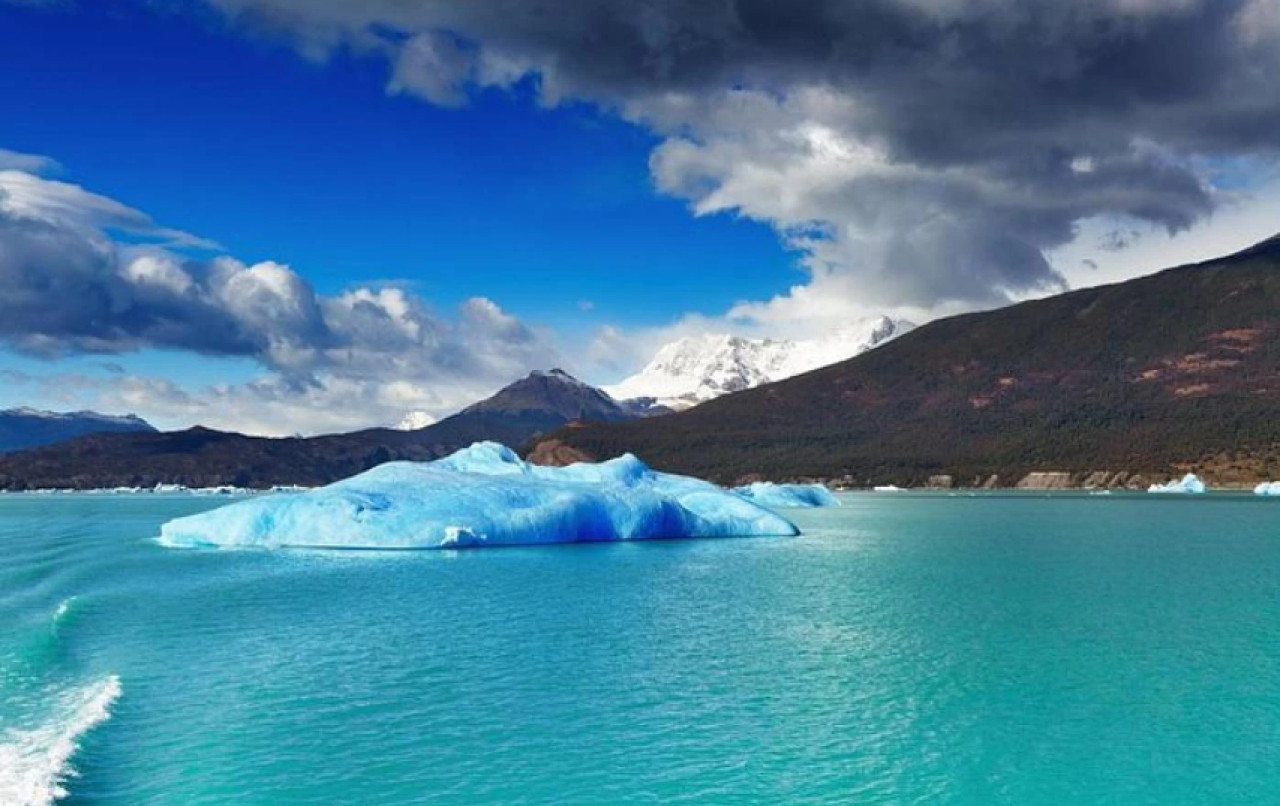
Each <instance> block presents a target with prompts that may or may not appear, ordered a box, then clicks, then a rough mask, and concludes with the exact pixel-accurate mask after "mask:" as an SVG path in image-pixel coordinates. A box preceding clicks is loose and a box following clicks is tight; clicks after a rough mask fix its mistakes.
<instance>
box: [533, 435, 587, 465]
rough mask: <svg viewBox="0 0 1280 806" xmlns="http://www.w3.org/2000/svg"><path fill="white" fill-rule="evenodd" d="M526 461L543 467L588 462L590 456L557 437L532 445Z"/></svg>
mask: <svg viewBox="0 0 1280 806" xmlns="http://www.w3.org/2000/svg"><path fill="white" fill-rule="evenodd" d="M528 461H529V463H530V464H535V465H543V466H545V467H564V466H565V465H571V464H573V463H574V462H590V461H592V458H591V456H589V455H588V454H587V453H586V452H585V451H581V450H578V449H577V448H573V447H570V446H568V445H566V444H564V443H563V442H561V441H560V440H558V439H545V440H543V441H542V442H539V443H538V444H537V445H535V446H534V448H533V450H532V451H531V452H530V453H529V456H528Z"/></svg>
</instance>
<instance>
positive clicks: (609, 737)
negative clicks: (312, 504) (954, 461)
mask: <svg viewBox="0 0 1280 806" xmlns="http://www.w3.org/2000/svg"><path fill="white" fill-rule="evenodd" d="M843 500H844V503H845V506H844V507H843V508H841V509H839V510H813V511H799V512H792V513H788V514H789V515H791V516H792V517H793V518H794V519H795V520H796V521H797V522H798V523H799V524H800V525H801V526H802V528H804V530H805V535H804V536H803V537H799V538H787V539H776V538H763V539H742V540H703V541H684V542H657V543H637V544H630V545H624V544H612V545H582V546H564V547H545V548H528V549H525V548H510V549H490V550H484V549H480V550H473V551H464V552H436V553H432V552H420V553H364V552H331V553H322V552H289V551H279V552H219V551H191V550H175V549H165V548H162V547H160V546H158V545H156V544H155V543H153V542H151V541H150V538H152V537H153V536H155V535H156V534H157V533H158V530H159V526H160V524H161V523H162V522H163V521H165V520H167V519H168V518H171V517H175V516H178V515H183V514H188V513H191V512H195V511H198V510H200V509H203V508H207V507H210V506H215V505H217V504H219V503H222V502H220V501H217V500H211V499H208V498H196V497H183V496H121V497H92V496H63V497H41V496H17V495H8V496H0V804H15V803H27V802H35V803H41V802H46V801H48V800H49V799H51V798H53V797H54V796H55V795H56V792H57V790H59V789H65V790H66V791H67V792H68V793H69V794H68V796H67V797H66V799H65V801H63V802H65V803H68V804H86V805H87V804H129V805H130V806H135V805H136V804H175V805H176V804H182V805H183V806H190V805H191V804H228V803H231V804H290V803H316V804H320V803H324V804H328V803H370V804H373V803H376V804H394V803H432V804H475V803H493V804H519V803H527V804H550V803H556V804H561V803H575V804H576V803H581V804H642V803H643V804H648V803H653V804H657V803H663V804H667V803H706V804H734V803H833V804H834V803H931V804H932V803H948V804H996V803H1008V804H1068V803H1069V804H1078V803H1116V804H1135V803H1150V804H1162V805H1167V804H1180V803H1212V804H1230V803H1239V804H1256V803H1263V802H1275V801H1276V800H1277V799H1280V752H1278V751H1280V500H1262V499H1255V498H1253V497H1251V496H1233V495H1212V494H1211V495H1209V496H1205V497H1200V498H1181V497H1159V498H1157V497H1154V496H1145V495H1114V496H1108V497H1102V496H1085V495H1055V496H1049V497H1045V496H1031V495H982V496H976V497H967V496H947V495H927V494H917V493H909V494H899V495H883V494H882V495H875V494H850V495H846V496H844V497H843Z"/></svg>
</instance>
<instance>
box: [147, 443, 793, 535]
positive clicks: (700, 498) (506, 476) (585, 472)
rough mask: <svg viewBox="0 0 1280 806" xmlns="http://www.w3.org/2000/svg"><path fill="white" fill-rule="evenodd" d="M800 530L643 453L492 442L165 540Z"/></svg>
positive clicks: (283, 499) (200, 524)
mask: <svg viewBox="0 0 1280 806" xmlns="http://www.w3.org/2000/svg"><path fill="white" fill-rule="evenodd" d="M796 534H799V530H798V529H796V527H795V525H794V524H792V523H791V522H790V521H788V520H787V519H786V518H783V517H781V516H779V515H777V514H775V513H773V512H770V511H769V510H767V509H764V508H763V507H761V506H759V505H757V504H755V503H752V502H751V501H748V500H746V499H743V498H741V497H739V496H736V495H732V494H730V493H728V492H726V491H725V490H723V489H722V488H720V487H717V486H716V485H714V484H711V483H710V482H706V481H701V480H699V479H693V478H688V477H686V476H677V475H672V474H668V473H659V472H656V471H654V470H651V469H650V468H649V467H648V466H646V465H645V464H644V462H641V461H640V460H639V459H637V458H636V457H634V456H632V455H631V454H626V455H624V456H621V457H618V458H617V459H611V460H609V461H607V462H600V463H599V464H593V463H587V462H582V463H579V464H574V465H570V466H568V467H540V466H537V465H533V464H529V463H528V462H524V461H521V460H520V458H519V457H517V456H516V454H515V453H514V452H513V451H511V449H509V448H507V447H505V446H503V445H499V444H497V443H493V442H480V443H476V444H474V445H472V446H471V447H469V448H464V449H462V450H460V451H458V452H457V453H454V454H452V455H451V456H448V457H445V458H443V459H438V460H436V461H433V462H388V463H386V464H383V465H379V466H378V467H375V468H373V469H372V470H368V471H366V472H364V473H361V474H359V475H357V476H352V477H351V478H349V479H344V480H343V481H339V482H337V483H334V484H330V485H328V486H327V487H320V488H317V489H315V490H310V491H307V492H299V493H291V494H289V495H268V496H263V497H258V498H252V499H248V500H244V501H240V502H238V503H234V504H230V505H228V506H224V507H221V508H219V509H214V510H210V511H208V512H203V513H200V514H197V515H190V516H187V517H183V518H178V519H176V520H172V521H169V522H168V523H166V524H164V526H162V527H161V532H160V543H161V544H163V545H166V546H174V547H256V548H283V547H298V548H362V549H438V548H461V547H469V546H510V545H531V544H544V543H576V542H592V541H612V540H645V539H654V538H679V537H747V536H761V537H763V536H791V535H796Z"/></svg>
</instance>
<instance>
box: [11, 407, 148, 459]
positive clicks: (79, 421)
mask: <svg viewBox="0 0 1280 806" xmlns="http://www.w3.org/2000/svg"><path fill="white" fill-rule="evenodd" d="M126 431H127V432H135V431H155V429H154V428H152V427H151V424H150V423H148V422H147V421H146V420H143V419H141V418H139V417H135V416H134V415H132V414H127V415H124V416H113V415H109V414H99V413H97V412H96V411H73V412H66V413H62V412H56V411H40V410H38V409H28V408H21V409H7V410H4V411H0V453H3V452H6V451H18V450H23V449H24V448H34V447H37V446H39V445H53V444H55V443H58V442H66V441H67V440H69V439H75V438H76V437H81V436H84V435H86V434H102V433H115V432H126Z"/></svg>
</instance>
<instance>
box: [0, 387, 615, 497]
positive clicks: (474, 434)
mask: <svg viewBox="0 0 1280 806" xmlns="http://www.w3.org/2000/svg"><path fill="white" fill-rule="evenodd" d="M632 416H634V415H632V414H631V413H630V412H628V411H627V410H625V409H624V408H622V407H621V406H620V405H619V404H617V403H615V402H614V401H613V400H612V399H611V398H609V397H608V395H605V394H604V393H603V392H601V391H600V390H599V389H596V388H594V387H592V386H588V385H586V384H584V383H581V382H580V381H577V380H575V379H574V378H572V377H570V376H569V375H566V374H565V373H563V372H560V371H559V370H552V371H550V372H534V373H532V374H531V375H529V376H528V377H526V378H523V379H521V380H519V381H516V382H515V383H513V384H511V385H510V386H508V387H506V388H505V389H503V390H502V391H500V392H498V393H497V394H495V395H494V396H493V397H491V398H488V399H487V400H483V401H481V402H479V403H476V404H475V405H473V406H470V407H468V408H466V409H464V410H462V411H461V412H459V413H457V414H455V415H453V416H452V417H447V418H445V419H443V420H441V421H440V422H438V423H435V424H434V425H430V426H427V427H426V428H421V429H419V430H417V431H393V430H391V429H385V428H375V429H370V430H367V431H357V432H354V433H351V434H333V435H329V436H320V437H311V438H306V439H303V438H288V439H267V438H264V437H247V436H244V435H243V434H229V433H224V432H220V431H212V430H209V429H207V428H192V429H190V430H187V431H176V432H172V433H164V434H158V433H139V434H99V435H95V436H89V437H83V438H81V439H76V440H72V441H70V442H66V443H63V444H60V445H54V446H50V447H45V448H37V449H35V450H30V451H24V452H21V453H14V454H9V455H6V456H0V489H50V488H76V489H92V488H103V487H134V486H139V487H150V486H153V485H155V484H158V483H166V484H170V483H176V484H186V485H188V486H192V487H213V486H217V485H222V484H233V485H236V486H240V487H269V486H271V485H274V484H303V485H316V484H325V483H328V482H331V481H335V480H337V479H340V478H345V477H347V476H351V475H354V474H356V473H359V472H361V471H363V470H368V469H369V468H371V467H373V466H375V465H379V464H382V463H383V462H388V461H392V460H397V459H409V460H418V461H421V460H427V459H435V458H438V457H440V456H445V455H448V454H450V453H452V452H453V451H455V450H457V449H458V448H460V447H464V446H466V445H470V444H471V443H473V442H477V441H480V440H496V441H498V442H504V443H507V444H509V445H521V444H523V443H525V442H527V441H529V440H530V439H532V438H533V437H535V436H537V435H538V434H541V433H545V432H548V431H551V430H553V429H556V428H559V427H561V426H563V425H564V424H565V423H567V422H570V421H573V420H578V419H595V420H619V419H625V418H628V417H632Z"/></svg>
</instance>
